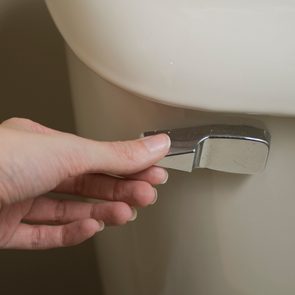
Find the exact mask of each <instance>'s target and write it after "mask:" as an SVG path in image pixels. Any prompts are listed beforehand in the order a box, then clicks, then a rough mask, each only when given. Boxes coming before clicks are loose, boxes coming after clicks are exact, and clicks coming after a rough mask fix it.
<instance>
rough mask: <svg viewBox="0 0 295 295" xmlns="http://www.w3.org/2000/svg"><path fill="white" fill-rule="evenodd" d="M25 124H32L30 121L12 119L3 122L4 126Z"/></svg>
mask: <svg viewBox="0 0 295 295" xmlns="http://www.w3.org/2000/svg"><path fill="white" fill-rule="evenodd" d="M24 122H32V121H31V120H30V119H25V118H18V117H12V118H9V119H7V120H5V121H3V122H2V124H3V125H10V124H21V123H24Z"/></svg>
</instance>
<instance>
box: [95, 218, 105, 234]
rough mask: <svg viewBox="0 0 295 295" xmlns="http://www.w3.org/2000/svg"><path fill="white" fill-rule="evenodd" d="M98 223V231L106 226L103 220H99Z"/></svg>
mask: <svg viewBox="0 0 295 295" xmlns="http://www.w3.org/2000/svg"><path fill="white" fill-rule="evenodd" d="M98 224H99V229H98V230H97V232H100V231H103V230H104V228H105V225H104V222H103V221H102V220H99V221H98Z"/></svg>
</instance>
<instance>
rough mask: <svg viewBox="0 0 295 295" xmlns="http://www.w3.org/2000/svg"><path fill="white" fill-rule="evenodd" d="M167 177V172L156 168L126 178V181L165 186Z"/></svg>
mask: <svg viewBox="0 0 295 295" xmlns="http://www.w3.org/2000/svg"><path fill="white" fill-rule="evenodd" d="M168 177H169V176H168V172H167V170H165V169H163V168H160V167H156V166H152V167H150V168H148V169H146V170H144V171H141V172H138V173H136V174H131V175H128V176H127V178H128V179H133V180H142V181H146V182H149V183H150V184H151V185H158V184H165V183H166V182H167V181H168Z"/></svg>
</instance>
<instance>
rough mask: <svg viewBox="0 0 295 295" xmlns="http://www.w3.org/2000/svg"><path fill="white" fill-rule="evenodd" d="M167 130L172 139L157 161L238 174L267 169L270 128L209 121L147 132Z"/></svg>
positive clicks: (179, 167) (169, 165) (163, 164)
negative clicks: (217, 123)
mask: <svg viewBox="0 0 295 295" xmlns="http://www.w3.org/2000/svg"><path fill="white" fill-rule="evenodd" d="M159 133H166V134H168V135H169V137H170V139H171V148H170V151H169V153H168V155H167V156H166V157H165V158H164V159H163V160H161V161H160V162H159V163H158V165H159V166H161V167H165V168H172V169H177V170H182V171H188V172H192V170H193V169H195V168H209V169H213V170H218V171H224V172H229V173H239V174H255V173H258V172H261V171H263V170H264V168H265V166H266V163H267V159H268V154H269V150H270V141H271V136H270V133H269V132H268V131H267V130H264V129H260V128H256V127H251V126H244V125H207V126H199V127H191V128H181V129H173V130H157V131H149V132H145V133H144V136H150V135H155V134H159Z"/></svg>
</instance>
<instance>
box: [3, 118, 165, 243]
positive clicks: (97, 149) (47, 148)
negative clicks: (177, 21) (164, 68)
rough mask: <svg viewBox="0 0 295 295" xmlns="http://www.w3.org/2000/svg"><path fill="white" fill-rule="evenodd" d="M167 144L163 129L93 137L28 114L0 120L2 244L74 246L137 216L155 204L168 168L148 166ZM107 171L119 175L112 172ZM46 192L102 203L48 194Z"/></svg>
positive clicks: (163, 150) (159, 157) (160, 154)
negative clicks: (120, 138)
mask: <svg viewBox="0 0 295 295" xmlns="http://www.w3.org/2000/svg"><path fill="white" fill-rule="evenodd" d="M169 146H170V140H169V137H168V136H166V135H164V134H162V135H157V136H153V137H148V138H145V139H139V140H134V141H126V142H96V141H93V140H88V139H84V138H81V137H78V136H75V135H72V134H67V133H63V132H59V131H56V130H52V129H49V128H47V127H44V126H42V125H40V124H37V123H35V122H32V121H30V120H27V119H17V118H13V119H9V120H7V121H5V122H3V123H2V124H1V125H0V248H2V249H9V248H13V249H48V248H55V247H65V246H72V245H76V244H79V243H81V242H83V241H85V240H86V239H88V238H90V237H92V236H93V235H94V234H95V233H96V232H99V231H101V230H102V229H103V227H104V224H106V225H121V224H125V223H127V222H128V221H131V220H134V219H135V218H136V210H135V209H134V207H145V206H148V205H150V204H153V203H154V202H155V200H156V198H157V193H156V190H155V189H154V188H153V186H154V185H158V184H161V183H165V182H166V180H167V177H168V175H167V172H166V171H165V170H164V169H162V168H158V167H154V166H152V165H153V164H155V163H156V162H157V161H159V160H160V159H161V158H163V157H164V156H165V155H166V154H167V152H168V150H169ZM110 175H118V176H120V177H116V176H110ZM48 192H60V193H66V194H75V195H81V196H84V197H87V198H93V199H99V200H103V201H105V202H100V203H98V202H96V203H89V202H88V203H86V202H82V201H81V202H78V201H69V200H56V199H52V198H48V197H45V196H44V194H46V193H48Z"/></svg>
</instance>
